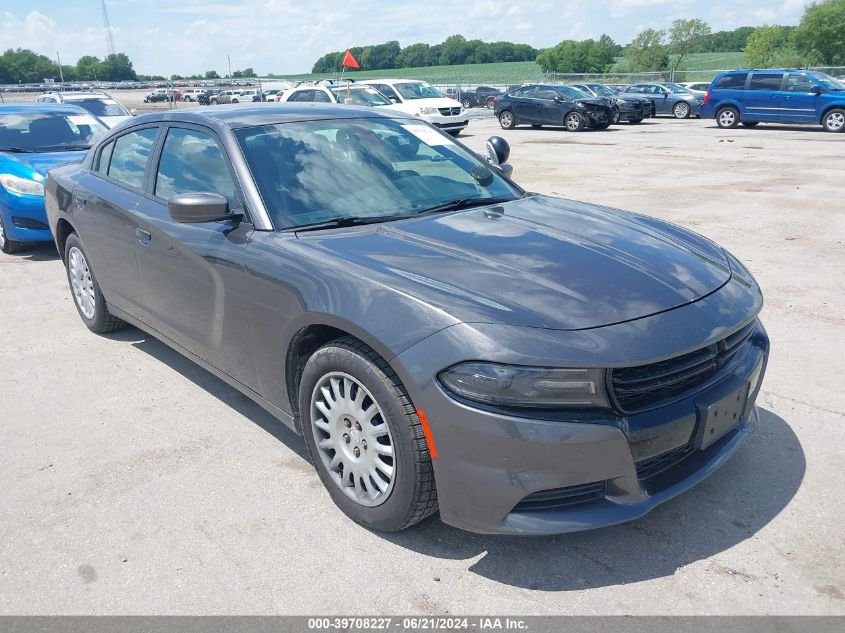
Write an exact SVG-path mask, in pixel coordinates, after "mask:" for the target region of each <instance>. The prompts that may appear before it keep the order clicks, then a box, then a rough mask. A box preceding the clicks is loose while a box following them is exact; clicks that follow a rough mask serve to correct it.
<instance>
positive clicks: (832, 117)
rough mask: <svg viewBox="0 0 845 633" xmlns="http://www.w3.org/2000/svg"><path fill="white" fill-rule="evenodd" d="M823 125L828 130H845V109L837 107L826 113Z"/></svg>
mask: <svg viewBox="0 0 845 633" xmlns="http://www.w3.org/2000/svg"><path fill="white" fill-rule="evenodd" d="M822 125H823V126H824V129H825V130H827V131H828V132H843V131H845V110H841V109H839V108H835V109H833V110H831V111H830V112H828V113H826V114H825V115H824V119H822Z"/></svg>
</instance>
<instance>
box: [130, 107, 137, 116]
mask: <svg viewBox="0 0 845 633" xmlns="http://www.w3.org/2000/svg"><path fill="white" fill-rule="evenodd" d="M129 114H131V115H132V116H138V109H137V108H132V109H131V110H130V111H129Z"/></svg>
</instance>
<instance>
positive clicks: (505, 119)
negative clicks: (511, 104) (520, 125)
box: [499, 110, 516, 130]
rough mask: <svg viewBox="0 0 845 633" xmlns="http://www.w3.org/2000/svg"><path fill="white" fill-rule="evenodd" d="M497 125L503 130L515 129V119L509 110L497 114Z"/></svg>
mask: <svg viewBox="0 0 845 633" xmlns="http://www.w3.org/2000/svg"><path fill="white" fill-rule="evenodd" d="M499 125H501V126H502V129H504V130H512V129H514V128H515V127H516V118H515V117H514V116H513V112H511V111H510V110H505V111H504V112H501V113H500V114H499Z"/></svg>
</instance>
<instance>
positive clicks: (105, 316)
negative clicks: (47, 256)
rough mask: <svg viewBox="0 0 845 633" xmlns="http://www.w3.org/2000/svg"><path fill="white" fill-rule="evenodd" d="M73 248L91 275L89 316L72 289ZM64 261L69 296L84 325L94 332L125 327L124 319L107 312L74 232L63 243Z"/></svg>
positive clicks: (104, 331) (101, 294)
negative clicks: (91, 296)
mask: <svg viewBox="0 0 845 633" xmlns="http://www.w3.org/2000/svg"><path fill="white" fill-rule="evenodd" d="M75 249H76V250H78V251H79V252H80V253H81V254H82V257H83V258H84V259H83V261H84V262H85V264H86V265H87V267H88V274H89V275H90V277H91V283H92V286H93V294H94V312H93V314H92V315H91V317H88V316H86V315H85V313H84V312H83V311H82V308H81V307H80V305H79V303H80V302H79V300H78V299H77V297H76V295H75V293H74V290H73V281H72V278H71V265H70V258H71V254H72V252H73V251H74V250H75ZM64 262H65V270H66V271H67V281H68V285H69V286H70V293H71V297H72V298H73V305H74V306H76V311H77V312H78V313H79V317H80V318H81V319H82V322H83V323H85V325H86V327H87V328H88V329H89V330H91V331H92V332H95V333H96V334H105V333H107V332H114V331H115V330H119V329H120V328H122V327H126V322H125V321H122V320H121V319H118V318H117V317H116V316H114V315H112V314H111V313H110V312H109V310H108V307H107V306H106V300H105V298H104V297H103V293H102V292H101V291H100V284H98V283H97V278H96V277H95V275H94V269H93V268H92V267H91V264H90V263H89V260H88V255H87V254H86V253H85V247H83V246H82V242H81V241H80V240H79V237H78V236H77V235H76V233H71V234H70V236H69V237H68V238H67V242H66V243H65V252H64Z"/></svg>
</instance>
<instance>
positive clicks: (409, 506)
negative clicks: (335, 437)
mask: <svg viewBox="0 0 845 633" xmlns="http://www.w3.org/2000/svg"><path fill="white" fill-rule="evenodd" d="M333 372H341V373H343V374H347V375H348V376H351V377H352V378H354V379H355V380H356V381H358V382H360V383H361V384H362V385H363V386H364V387H365V389H366V391H369V393H370V394H372V399H373V400H374V401H375V403H376V404H377V405H378V407H379V408H380V409H381V412H382V414H381V418H382V419H383V421H384V422H385V423H386V424H387V426H388V428H389V430H390V435H391V439H392V445H393V448H394V457H393V458H392V459H393V470H394V478H395V479H394V481H393V487H392V489H391V490H390V492H389V493H387V494H388V496H387V499H386V500H384V501H383V502H381V503H380V504H379V505H375V506H364V505H361V504H359V503H358V502H356V501H355V500H354V499H352V498H351V497H350V496H348V495H347V494H346V493H344V492H343V491H342V490H341V486H340V484H339V483H338V482H336V481H335V479H334V478H333V477H332V475H330V474H329V470H328V468H327V466H326V464H325V463H324V461H323V458H322V457H321V455H320V452H319V449H318V448H317V441H316V439H315V430H314V429H315V428H317V429H318V433H324V432H323V431H320V430H319V427H315V426H314V422H313V417H314V416H313V415H312V411H316V408H312V406H314V403H312V393H313V392H314V391H315V389H316V387H317V386H318V384H319V383H320V382H321V381H322V380H323V379H324V378H325V377H326V376H327V375H328V374H331V373H333ZM356 393H357V392H356ZM362 406H363V405H362ZM299 412H300V420H301V423H302V434H303V436H304V438H305V445H306V447H307V448H308V453H309V455H310V456H311V461H312V463H313V464H314V466H315V468H316V470H317V474H318V475H319V477H320V480H321V481H322V482H323V485H324V486H325V487H326V490H328V492H329V495H330V496H331V498H332V500H333V501H334V502H335V504H336V505H337V506H338V507H339V508H340V509H341V510H342V511H343V512H344V514H346V515H347V516H348V517H349V518H351V519H352V520H353V521H355V522H356V523H360V524H361V525H363V526H365V527H368V528H372V529H374V530H380V531H383V532H396V531H398V530H402V529H405V528H407V527H410V526H411V525H414V524H415V523H419V522H420V521H422V520H423V519H425V518H426V517H428V516H430V515H432V514H434V513H435V512H436V511H437V490H436V488H435V484H434V471H433V468H432V464H431V455H430V453H429V448H428V443H427V441H426V436H425V432H424V431H423V427H422V423H421V422H420V419H419V416H418V415H417V412H416V409H415V408H414V405H413V403H412V402H411V399H410V397H409V396H408V392H407V391H406V390H405V388H404V387H403V386H402V382H401V381H400V380H399V377H398V376H397V375H396V373H395V372H394V371H393V370H392V369H391V367H390V365H388V364H387V362H385V360H384V359H383V358H382V357H381V356H379V355H378V354H376V353H375V352H374V351H373V350H372V349H370V348H369V347H368V346H367V345H365V344H364V343H362V342H361V341H359V340H357V339H355V338H353V337H351V336H347V337H342V338H339V339H336V340H334V341H331V342H330V343H328V344H326V345H325V346H323V347H321V348H320V349H318V350H317V351H316V352H315V353H314V355H313V356H311V358H309V359H308V362H307V363H306V364H305V369H304V370H303V372H302V380H301V382H300V387H299ZM325 417H327V416H325ZM326 435H327V436H328V433H326ZM347 444H348V442H347ZM334 455H337V452H335V453H334ZM367 483H369V482H367Z"/></svg>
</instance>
